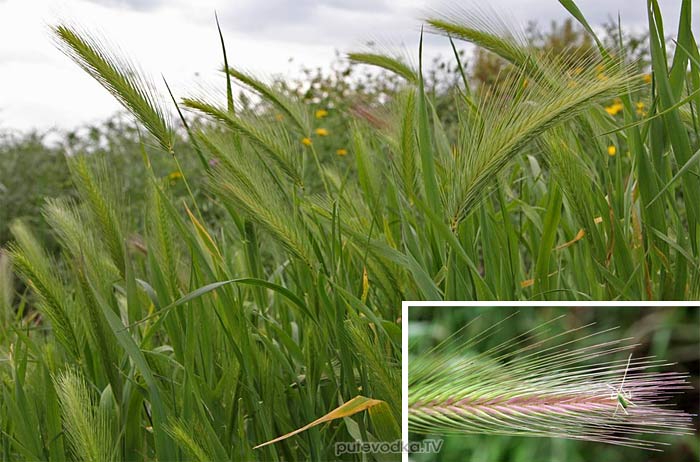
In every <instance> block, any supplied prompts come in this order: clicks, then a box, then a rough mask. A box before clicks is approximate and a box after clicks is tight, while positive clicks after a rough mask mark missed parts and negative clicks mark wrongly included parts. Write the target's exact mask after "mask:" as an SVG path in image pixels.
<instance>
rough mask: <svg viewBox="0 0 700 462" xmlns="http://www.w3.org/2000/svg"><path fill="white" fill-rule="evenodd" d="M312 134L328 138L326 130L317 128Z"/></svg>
mask: <svg viewBox="0 0 700 462" xmlns="http://www.w3.org/2000/svg"><path fill="white" fill-rule="evenodd" d="M314 133H316V134H317V135H318V136H328V130H326V129H325V128H317V129H316V130H314Z"/></svg>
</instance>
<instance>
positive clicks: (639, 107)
mask: <svg viewBox="0 0 700 462" xmlns="http://www.w3.org/2000/svg"><path fill="white" fill-rule="evenodd" d="M645 108H646V106H645V104H644V101H639V102H637V114H639V115H640V116H644V115H647V111H645Z"/></svg>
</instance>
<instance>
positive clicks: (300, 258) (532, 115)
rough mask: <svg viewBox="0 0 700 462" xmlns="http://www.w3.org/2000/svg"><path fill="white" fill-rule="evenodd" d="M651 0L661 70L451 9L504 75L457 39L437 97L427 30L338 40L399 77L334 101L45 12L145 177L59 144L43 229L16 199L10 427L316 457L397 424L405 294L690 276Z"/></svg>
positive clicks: (455, 30) (685, 290) (687, 201)
mask: <svg viewBox="0 0 700 462" xmlns="http://www.w3.org/2000/svg"><path fill="white" fill-rule="evenodd" d="M563 3H566V4H567V5H568V8H569V9H570V11H572V13H573V14H574V15H575V16H578V17H577V19H578V20H579V21H581V22H584V24H585V21H584V19H583V18H581V17H580V16H579V15H578V13H577V10H576V9H575V8H574V7H573V5H569V4H568V2H563ZM649 8H650V9H649V18H650V38H649V41H650V50H651V61H652V69H651V70H645V69H640V68H639V65H638V63H637V62H635V61H633V60H630V59H627V57H626V56H625V53H624V51H625V50H624V49H615V48H611V47H609V46H607V45H605V44H604V43H603V41H601V40H599V39H597V38H595V39H593V40H594V42H596V43H597V44H599V46H597V45H596V46H593V45H591V46H590V47H588V48H590V49H589V50H588V51H586V52H582V53H566V51H564V52H562V51H561V50H559V51H557V49H556V47H549V48H545V49H546V50H547V51H543V49H542V48H541V47H540V48H538V47H534V46H532V44H531V43H529V42H528V40H526V39H520V38H518V35H517V34H502V33H501V32H505V31H500V30H499V29H498V28H497V27H495V26H494V25H493V24H490V23H489V22H488V21H487V20H485V19H484V18H481V17H478V16H474V15H470V14H466V13H465V14H461V13H455V14H450V15H447V16H443V17H439V18H434V19H430V20H429V21H428V24H429V25H430V28H431V29H430V30H431V31H432V32H436V33H440V34H445V35H449V36H450V37H453V38H455V39H463V40H468V41H471V42H474V43H476V44H478V45H480V46H482V47H484V48H485V49H487V50H489V51H490V52H491V53H493V54H495V55H496V56H498V59H499V63H501V64H499V66H501V69H502V72H501V75H500V78H499V79H496V80H495V81H494V82H489V83H488V84H487V85H479V86H476V85H474V86H472V85H471V83H470V81H469V79H468V78H467V77H466V73H464V72H462V71H463V69H462V67H461V64H458V65H457V66H456V69H457V72H458V75H459V76H460V81H459V84H458V85H456V86H455V87H454V91H453V92H451V93H449V101H448V102H446V100H445V94H444V93H443V94H441V95H440V98H438V97H437V95H435V94H433V93H432V92H430V91H427V90H426V79H425V77H424V76H423V69H422V68H423V63H422V57H421V53H420V52H419V57H418V67H417V68H415V69H414V68H412V66H409V65H407V64H405V63H403V62H399V61H397V60H396V58H394V57H391V56H383V55H382V56H380V55H378V54H375V53H360V54H354V55H352V58H353V59H355V60H357V61H361V62H367V63H369V64H373V65H379V66H381V67H382V68H384V69H386V70H388V71H391V72H396V73H397V76H395V77H394V78H395V79H396V80H397V81H401V82H402V83H401V84H400V85H397V86H396V88H395V91H393V92H391V94H390V97H387V98H382V100H381V101H372V102H367V101H363V102H358V103H357V104H355V102H347V105H346V106H338V108H330V107H326V108H324V107H319V105H310V104H308V101H307V99H306V98H304V97H299V96H298V95H296V94H295V93H294V92H291V91H288V88H285V87H284V86H280V85H272V84H269V83H268V82H265V81H262V80H260V79H258V78H257V77H255V76H252V75H249V74H247V73H245V72H242V71H240V70H237V69H235V67H231V66H229V65H228V62H227V61H226V59H225V69H224V71H225V75H226V77H227V92H226V95H227V97H226V100H224V101H220V100H219V99H217V98H213V97H206V96H201V97H188V98H182V99H178V98H177V97H175V96H174V95H172V94H168V96H163V95H165V94H166V93H165V92H163V93H162V94H161V93H159V91H158V89H157V85H155V84H154V83H152V82H150V81H149V79H148V78H146V77H145V76H140V75H139V74H138V72H136V67H135V66H132V65H131V64H129V62H128V61H127V60H124V59H122V58H121V57H118V56H115V55H113V54H112V53H111V52H110V51H109V50H107V49H105V48H104V47H103V46H102V45H101V44H100V43H99V41H97V40H95V39H94V38H92V37H91V36H90V35H89V34H86V33H83V32H81V31H80V30H78V29H75V28H72V27H68V26H62V25H60V26H56V27H55V28H53V32H54V33H55V36H56V38H57V40H58V41H59V43H60V46H61V48H62V49H63V51H64V52H65V53H66V54H67V55H69V56H70V57H72V58H73V59H74V60H76V61H77V63H78V64H79V65H80V66H82V67H83V68H84V69H85V70H86V71H87V72H88V73H89V74H90V75H92V76H93V77H95V78H96V79H97V81H98V82H100V83H101V84H102V85H103V86H104V87H105V88H106V89H107V90H108V91H110V92H111V93H112V94H114V96H115V97H116V98H117V99H118V100H119V101H120V102H121V103H122V105H123V106H124V107H125V108H126V109H127V110H129V111H130V112H131V113H132V114H133V115H134V116H135V118H136V119H137V120H138V122H139V123H140V127H141V126H142V127H143V128H144V129H145V130H146V132H147V133H146V132H141V131H139V132H138V138H137V140H138V143H137V146H138V154H139V157H140V158H141V161H142V162H141V165H143V167H142V170H141V171H140V178H141V179H142V180H143V183H142V184H141V186H142V187H141V192H140V196H139V197H140V198H141V201H139V202H136V203H137V204H138V207H136V210H134V208H133V206H132V205H130V204H129V200H128V199H127V197H126V195H125V194H124V190H123V188H121V186H122V185H123V183H122V182H123V181H124V179H121V178H119V177H115V175H114V171H112V170H111V169H110V168H109V167H107V166H106V164H105V163H104V162H94V158H92V157H91V156H79V155H78V156H71V157H69V158H68V159H67V160H66V163H67V167H68V170H69V171H70V175H71V179H72V182H73V184H74V185H75V188H74V193H73V195H72V196H69V197H62V198H58V199H53V200H50V201H47V202H46V204H45V205H44V208H43V216H44V222H45V223H46V225H47V227H48V228H49V229H50V230H51V231H50V232H51V235H52V236H53V238H54V239H56V241H57V242H58V249H59V250H58V251H56V252H49V251H47V249H45V248H44V246H43V245H42V240H41V239H38V238H37V237H36V235H35V233H34V231H33V228H32V227H31V226H29V225H28V224H26V223H23V222H21V221H18V222H16V223H14V224H13V225H12V226H11V230H12V233H13V236H14V238H13V242H12V243H11V244H10V245H9V246H8V250H7V255H8V256H9V259H8V258H7V257H4V256H3V259H2V260H0V262H2V265H1V266H0V271H2V278H0V281H3V282H2V285H0V290H2V291H3V292H2V293H0V295H1V296H0V303H2V305H0V307H3V309H4V311H3V313H2V317H1V318H0V319H1V320H2V322H3V324H2V331H1V332H0V339H1V340H2V341H1V342H0V345H1V346H0V348H1V349H2V351H3V353H2V355H3V357H4V358H5V359H6V360H5V361H3V362H2V363H0V377H1V378H0V387H1V389H2V393H3V401H2V405H0V426H1V427H0V428H1V430H2V436H1V437H0V443H1V444H0V454H2V456H3V457H5V458H7V459H13V458H16V457H24V458H27V459H52V460H59V459H61V458H63V457H64V456H65V455H67V454H73V455H75V454H76V453H77V452H81V451H88V452H90V453H91V454H94V455H96V457H99V458H102V457H108V458H117V459H118V458H122V459H126V460H141V459H144V458H145V459H152V460H163V461H165V460H178V459H190V458H192V459H204V460H255V459H263V460H309V459H310V460H326V459H334V458H336V454H335V453H334V447H333V443H335V442H339V441H341V442H342V441H354V440H362V441H377V440H381V441H392V440H393V439H397V438H398V437H399V417H400V401H401V400H400V366H399V364H400V358H401V352H400V343H401V341H400V339H401V329H400V305H401V303H400V302H401V300H405V299H434V300H440V299H528V298H537V299H560V298H567V299H568V298H571V299H573V298H575V299H578V298H581V299H584V298H585V299H601V300H606V299H623V300H625V299H686V298H694V297H697V296H698V295H700V277H699V275H700V269H699V268H700V258H699V256H700V252H699V251H698V246H699V245H700V236H699V234H700V231H699V230H698V221H697V220H698V211H697V210H696V208H697V204H700V201H698V199H700V191H699V185H698V181H697V180H698V163H697V159H698V157H699V155H698V154H697V150H698V142H699V141H698V131H697V130H698V128H697V127H698V126H699V124H698V116H697V103H698V102H699V100H698V93H697V90H698V89H699V88H700V65H699V64H700V59H698V57H697V46H696V44H695V42H694V38H693V36H692V34H691V32H690V31H691V29H690V15H691V11H690V1H685V2H683V10H682V18H681V28H680V33H679V36H678V40H677V42H678V45H677V47H676V48H675V53H674V55H673V59H672V60H670V59H669V58H668V56H667V54H666V53H667V51H666V50H667V47H666V43H665V42H664V40H663V33H662V32H661V30H662V27H661V16H660V14H659V13H658V11H657V10H658V5H657V4H656V2H654V1H651V2H650V3H649ZM585 27H586V28H587V29H590V27H589V26H588V25H587V24H585ZM222 43H223V40H222ZM224 56H225V53H224ZM457 56H459V55H458V54H457ZM458 63H459V61H458ZM462 77H463V78H464V79H463V80H462ZM232 82H237V83H239V84H241V85H243V86H244V87H246V88H247V89H248V90H249V91H251V92H253V93H256V94H257V95H258V96H259V97H260V98H261V100H262V101H263V103H262V104H261V106H260V107H259V108H257V109H256V108H253V109H251V108H250V106H248V105H247V104H246V101H245V100H242V99H236V100H235V101H234V98H233V92H232V91H231V88H232ZM163 89H164V90H167V91H168V93H169V89H168V88H167V84H166V85H164V88H163ZM170 100H172V103H173V104H172V106H173V108H172V110H168V109H167V108H168V107H169V104H170V103H169V102H168V101H170ZM341 100H342V98H341ZM640 103H642V104H641V105H640ZM343 108H345V109H347V113H346V115H345V118H344V119H343V120H342V121H341V122H339V123H338V125H337V127H338V128H337V129H335V128H333V127H331V126H330V125H328V124H327V121H328V119H326V117H327V115H328V112H329V111H341V110H342V109H343ZM447 108H448V109H447ZM170 114H173V117H171V116H170ZM174 115H177V118H176V117H174ZM448 116H449V117H448ZM178 119H179V125H178V123H177V122H176V120H178ZM446 121H449V123H447V122H446ZM333 130H337V131H338V132H340V131H344V135H343V136H344V138H343V143H342V144H341V143H339V144H334V143H333V142H332V141H331V138H332V136H333V135H334V132H333ZM162 158H166V159H168V161H167V162H168V165H171V168H172V171H171V172H170V173H168V174H167V175H164V174H163V173H162V172H159V171H158V169H157V165H158V164H159V162H161V161H162ZM10 261H11V262H12V265H13V267H14V270H15V271H16V274H17V275H19V276H20V278H21V284H23V285H25V286H26V288H27V289H26V290H21V293H20V294H16V293H15V292H14V290H13V285H14V284H16V283H17V281H15V280H14V278H13V276H11V275H10V264H9V262H10ZM18 287H19V286H18ZM79 401H80V402H83V408H82V409H81V408H79V407H76V403H77V402H79ZM358 403H359V404H358ZM105 422H106V423H105ZM312 422H316V423H318V425H311V426H309V427H306V426H307V425H308V424H310V423H312ZM87 427H95V428H94V432H92V433H91V432H87V431H86V428H87ZM300 428H307V430H306V431H304V432H301V433H299V434H294V435H291V436H290V437H289V438H283V439H280V440H279V441H276V442H274V443H273V444H267V445H263V443H265V442H269V441H271V440H275V439H277V438H279V437H280V436H284V435H287V434H289V433H291V432H294V431H295V430H297V429H300ZM376 456H377V458H379V456H378V455H376ZM395 456H396V457H398V455H395ZM344 457H345V458H346V459H348V460H360V459H361V457H362V456H360V455H345V456H344ZM370 457H375V456H374V455H373V456H370Z"/></svg>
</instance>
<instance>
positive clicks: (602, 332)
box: [402, 302, 700, 462]
mask: <svg viewBox="0 0 700 462" xmlns="http://www.w3.org/2000/svg"><path fill="white" fill-rule="evenodd" d="M402 321H403V328H404V336H403V347H404V350H403V387H404V395H403V398H404V399H403V406H404V408H403V410H404V421H403V424H404V425H403V431H404V434H403V439H404V441H406V442H407V444H406V445H405V447H406V448H407V449H408V451H407V453H406V454H404V461H412V462H437V461H440V462H462V461H467V462H468V461H474V462H482V461H489V462H490V461H512V462H520V461H522V462H529V461H541V462H576V461H613V460H614V461H640V462H642V461H654V462H670V461H673V462H682V461H688V462H691V461H693V462H694V461H697V460H699V459H700V439H699V438H698V435H699V433H698V414H699V408H700V307H698V306H671V305H670V304H667V303H662V304H659V303H657V304H655V305H651V306H650V305H648V304H647V305H645V304H642V303H640V304H637V305H634V304H627V305H626V306H615V304H613V303H608V304H602V303H588V304H572V303H567V304H566V306H561V303H560V304H558V305H553V304H552V303H549V304H546V303H545V302H540V304H537V303H491V304H485V303H472V304H469V303H466V302H459V303H451V302H440V303H435V304H431V303H429V302H421V303H412V302H405V303H404V306H403V319H402Z"/></svg>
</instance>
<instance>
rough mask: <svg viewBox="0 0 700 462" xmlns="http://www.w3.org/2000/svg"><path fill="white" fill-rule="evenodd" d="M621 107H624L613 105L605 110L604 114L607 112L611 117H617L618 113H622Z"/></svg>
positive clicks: (619, 104) (618, 104)
mask: <svg viewBox="0 0 700 462" xmlns="http://www.w3.org/2000/svg"><path fill="white" fill-rule="evenodd" d="M623 107H624V106H623V105H622V103H613V104H611V105H610V106H607V107H606V108H605V112H607V113H608V114H610V115H611V116H614V115H617V113H618V112H620V111H622V109H623Z"/></svg>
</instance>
